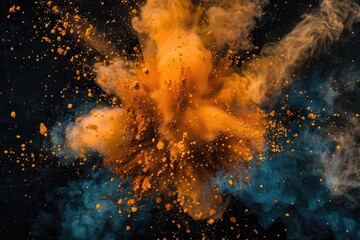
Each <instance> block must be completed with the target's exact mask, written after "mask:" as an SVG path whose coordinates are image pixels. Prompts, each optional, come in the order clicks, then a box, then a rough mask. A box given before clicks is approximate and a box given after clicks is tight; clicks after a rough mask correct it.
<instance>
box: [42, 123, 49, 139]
mask: <svg viewBox="0 0 360 240" xmlns="http://www.w3.org/2000/svg"><path fill="white" fill-rule="evenodd" d="M40 134H41V135H44V136H45V137H46V136H47V128H46V126H45V124H44V123H40Z"/></svg>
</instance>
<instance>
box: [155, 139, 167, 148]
mask: <svg viewBox="0 0 360 240" xmlns="http://www.w3.org/2000/svg"><path fill="white" fill-rule="evenodd" d="M164 146H165V144H164V143H163V142H161V141H159V142H158V143H157V144H156V147H157V149H158V150H162V149H163V148H164Z"/></svg>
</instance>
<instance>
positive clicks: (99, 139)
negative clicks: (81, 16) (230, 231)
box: [67, 0, 359, 219]
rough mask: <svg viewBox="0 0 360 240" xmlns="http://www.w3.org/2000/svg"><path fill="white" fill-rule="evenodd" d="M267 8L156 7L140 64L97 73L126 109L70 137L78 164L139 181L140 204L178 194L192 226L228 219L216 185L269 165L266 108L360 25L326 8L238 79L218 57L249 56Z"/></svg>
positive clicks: (340, 9)
mask: <svg viewBox="0 0 360 240" xmlns="http://www.w3.org/2000/svg"><path fill="white" fill-rule="evenodd" d="M265 4H266V1H264V0H257V1H246V0H234V1H230V0H225V1H220V0H218V1H201V3H200V4H193V3H192V2H191V1H190V0H162V1H157V0H149V1H148V2H147V3H146V4H145V5H144V6H143V8H142V11H141V16H139V17H136V18H134V19H133V28H134V29H135V30H136V32H137V33H138V37H139V40H140V43H141V48H142V60H141V61H138V62H126V61H123V60H120V59H114V60H112V61H111V62H110V64H108V65H103V64H100V63H99V64H97V65H96V66H95V69H96V72H97V79H96V81H97V83H98V84H99V85H100V86H101V88H102V89H103V90H104V91H105V92H106V93H107V94H115V95H116V96H117V97H118V98H120V99H122V102H123V104H122V106H120V107H115V108H97V109H94V110H92V111H91V112H90V113H89V114H88V115H86V116H84V117H83V118H82V119H81V120H80V119H79V120H78V121H77V123H76V124H74V125H73V126H71V127H69V129H68V131H67V142H68V145H69V146H70V147H71V148H72V149H74V150H76V151H77V152H78V153H80V154H83V153H86V152H89V151H98V152H100V153H101V154H102V155H103V156H104V157H105V163H106V164H108V165H109V166H110V167H111V168H112V169H113V171H114V172H115V173H116V174H118V175H120V176H122V177H130V178H133V179H134V190H135V193H136V194H137V196H139V197H140V196H142V195H155V194H157V193H159V192H162V193H169V192H172V191H174V190H175V191H176V193H177V199H178V202H179V203H180V205H181V206H182V208H183V210H184V212H187V213H188V214H189V215H190V216H192V217H193V218H194V219H206V218H209V217H210V216H211V217H212V218H216V217H220V216H221V215H222V213H223V211H224V210H225V208H226V206H227V201H226V198H224V196H223V195H222V194H221V193H220V192H218V191H217V189H216V187H214V186H212V182H211V180H212V177H216V176H217V174H219V173H220V172H224V171H225V172H227V171H233V170H240V171H239V172H242V173H244V171H241V170H242V169H244V166H245V165H244V163H246V162H247V161H251V160H253V159H254V158H255V157H258V156H260V159H262V157H261V151H263V150H264V149H263V148H264V146H265V145H266V144H265V142H266V141H265V139H264V136H265V133H266V129H267V126H266V122H267V121H266V115H265V113H264V112H263V111H261V110H260V109H259V108H258V106H260V104H261V103H263V102H264V101H267V100H269V99H271V98H274V97H275V96H276V95H277V94H278V93H279V92H280V91H281V88H282V87H283V86H284V84H288V83H289V82H291V78H290V77H289V75H291V74H292V71H294V70H295V69H296V66H297V65H298V64H301V62H302V61H303V60H304V59H305V58H307V57H308V56H309V55H311V54H313V53H314V52H315V49H319V46H323V45H325V44H326V43H327V42H329V41H334V40H336V39H337V38H338V37H339V35H340V33H341V31H342V30H343V28H344V27H346V26H350V23H351V22H352V21H355V20H357V19H358V18H359V16H358V6H357V5H355V4H353V3H352V2H351V1H332V0H324V1H322V3H321V6H320V9H319V10H318V12H315V13H313V14H312V15H308V16H305V17H304V19H303V20H302V21H301V22H300V23H299V24H298V25H297V26H296V27H295V28H294V29H293V31H291V32H290V33H289V34H287V35H286V36H285V37H283V38H282V40H281V41H279V42H277V43H273V44H268V45H266V46H265V47H264V49H263V51H262V52H261V54H260V55H259V56H258V57H256V58H254V59H253V60H251V61H249V62H248V63H247V64H244V66H243V68H242V69H241V71H240V73H238V72H236V71H235V69H233V68H232V67H231V63H230V61H228V60H227V58H226V57H225V58H224V59H220V60H219V56H217V55H216V52H217V51H218V50H220V49H222V48H223V47H224V45H226V46H227V47H229V48H232V49H234V48H235V49H249V48H251V47H252V45H251V42H250V40H249V32H250V31H251V29H252V28H253V26H254V25H255V21H256V18H258V17H260V16H261V14H262V8H263V6H264V5H265ZM354 13H356V14H354ZM345 20H346V22H344V21H345ZM343 22H344V23H343ZM240 175H241V174H240Z"/></svg>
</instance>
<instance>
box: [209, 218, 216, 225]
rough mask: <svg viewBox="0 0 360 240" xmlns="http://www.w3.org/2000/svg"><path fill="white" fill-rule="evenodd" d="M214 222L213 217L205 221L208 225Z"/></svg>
mask: <svg viewBox="0 0 360 240" xmlns="http://www.w3.org/2000/svg"><path fill="white" fill-rule="evenodd" d="M214 222H215V220H214V219H213V218H211V219H209V220H208V221H207V223H208V224H210V225H211V224H213V223H214Z"/></svg>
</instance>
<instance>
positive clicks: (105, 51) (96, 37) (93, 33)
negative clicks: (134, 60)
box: [49, 6, 120, 58]
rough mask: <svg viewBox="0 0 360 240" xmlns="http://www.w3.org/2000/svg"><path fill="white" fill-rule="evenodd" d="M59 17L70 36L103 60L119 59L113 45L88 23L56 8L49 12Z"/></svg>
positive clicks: (77, 16)
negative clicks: (101, 56) (87, 46)
mask: <svg viewBox="0 0 360 240" xmlns="http://www.w3.org/2000/svg"><path fill="white" fill-rule="evenodd" d="M49 11H51V12H53V13H55V14H56V15H59V16H60V17H61V21H62V23H63V24H62V25H63V26H64V28H65V30H66V31H68V32H69V33H70V34H72V35H74V36H76V37H78V38H79V39H80V40H81V41H83V42H85V43H87V44H88V45H89V46H91V47H92V48H93V49H94V50H95V51H97V52H98V53H100V54H102V55H103V56H105V58H115V57H119V56H120V54H119V51H118V49H117V48H116V46H115V45H113V44H112V43H111V42H110V41H107V40H106V37H105V36H104V34H102V33H100V32H99V31H97V29H96V28H95V27H94V26H93V25H92V24H90V23H88V21H87V20H86V19H85V18H83V17H81V16H80V15H78V14H76V15H73V14H71V13H69V12H66V11H64V10H63V9H62V8H60V7H58V6H54V7H52V8H51V10H49Z"/></svg>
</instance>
